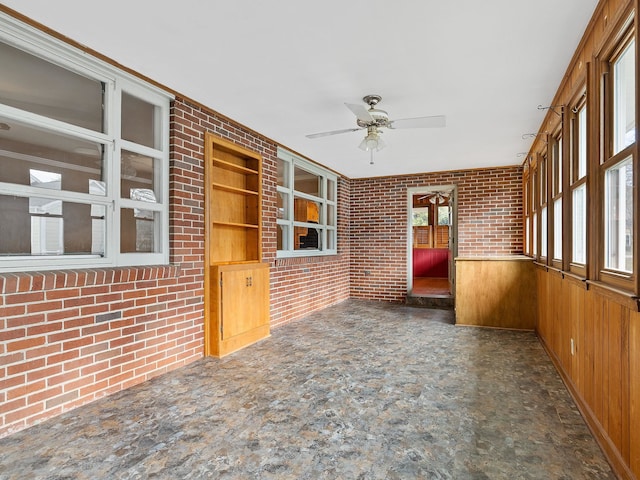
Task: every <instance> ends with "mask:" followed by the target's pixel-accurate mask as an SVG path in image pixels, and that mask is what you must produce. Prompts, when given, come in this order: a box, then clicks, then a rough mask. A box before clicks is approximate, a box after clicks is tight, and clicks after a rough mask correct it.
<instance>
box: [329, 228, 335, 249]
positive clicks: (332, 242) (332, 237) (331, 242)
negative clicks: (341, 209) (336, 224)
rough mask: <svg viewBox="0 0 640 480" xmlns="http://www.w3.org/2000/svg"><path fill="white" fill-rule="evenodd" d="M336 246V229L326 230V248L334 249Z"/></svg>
mask: <svg viewBox="0 0 640 480" xmlns="http://www.w3.org/2000/svg"><path fill="white" fill-rule="evenodd" d="M336 248H337V245H336V231H335V230H327V249H328V250H335V249H336Z"/></svg>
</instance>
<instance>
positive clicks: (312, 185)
mask: <svg viewBox="0 0 640 480" xmlns="http://www.w3.org/2000/svg"><path fill="white" fill-rule="evenodd" d="M294 174H295V175H294V182H295V183H294V187H293V188H294V190H296V191H298V192H302V193H308V194H309V195H314V196H316V197H319V196H320V188H321V180H322V179H321V178H320V177H319V176H318V175H315V174H313V173H310V172H307V171H306V170H303V169H302V168H300V167H295V168H294Z"/></svg>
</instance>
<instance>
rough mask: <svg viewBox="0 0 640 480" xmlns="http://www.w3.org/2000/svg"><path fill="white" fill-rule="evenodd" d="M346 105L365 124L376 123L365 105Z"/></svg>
mask: <svg viewBox="0 0 640 480" xmlns="http://www.w3.org/2000/svg"><path fill="white" fill-rule="evenodd" d="M345 105H346V106H347V108H348V109H349V110H351V111H352V112H353V114H354V115H355V116H356V117H358V120H360V121H362V122H364V123H372V122H375V119H374V118H373V117H372V116H371V114H370V113H369V110H367V109H366V107H365V106H364V105H359V104H357V103H345Z"/></svg>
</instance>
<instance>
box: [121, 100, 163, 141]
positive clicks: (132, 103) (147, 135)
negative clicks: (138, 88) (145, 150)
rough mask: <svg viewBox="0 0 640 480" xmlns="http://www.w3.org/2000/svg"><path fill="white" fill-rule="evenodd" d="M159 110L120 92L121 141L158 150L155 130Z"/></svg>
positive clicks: (157, 134)
mask: <svg viewBox="0 0 640 480" xmlns="http://www.w3.org/2000/svg"><path fill="white" fill-rule="evenodd" d="M159 110H160V109H159V108H158V107H157V106H155V105H153V104H151V103H147V102H145V101H144V100H140V99H139V98H137V97H134V96H133V95H129V94H128V93H126V92H122V139H123V140H129V141H130V142H134V143H138V144H140V145H145V146H147V147H151V148H156V149H159V148H160V135H159V132H158V131H157V129H156V125H157V124H158V121H157V118H156V117H157V115H159Z"/></svg>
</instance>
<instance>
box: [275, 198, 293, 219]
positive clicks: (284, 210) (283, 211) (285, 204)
mask: <svg viewBox="0 0 640 480" xmlns="http://www.w3.org/2000/svg"><path fill="white" fill-rule="evenodd" d="M278 218H280V219H286V220H291V218H290V214H289V194H288V193H282V192H278Z"/></svg>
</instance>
